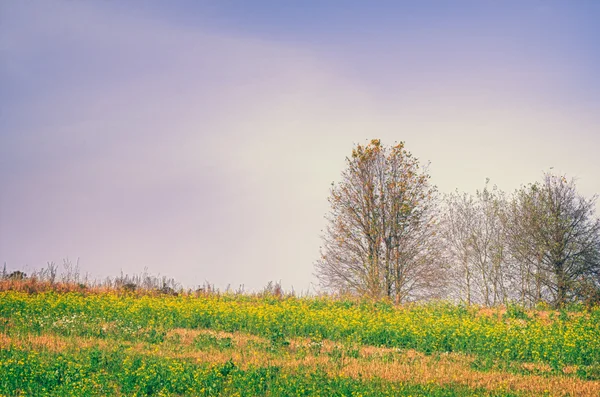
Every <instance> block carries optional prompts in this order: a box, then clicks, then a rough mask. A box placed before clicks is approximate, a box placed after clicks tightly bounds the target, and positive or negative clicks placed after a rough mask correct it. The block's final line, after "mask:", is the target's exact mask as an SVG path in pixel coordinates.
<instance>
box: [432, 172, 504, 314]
mask: <svg viewBox="0 0 600 397" xmlns="http://www.w3.org/2000/svg"><path fill="white" fill-rule="evenodd" d="M488 183H489V180H488V181H487V182H486V185H485V187H484V189H483V190H478V191H477V192H476V194H475V196H473V195H470V194H467V193H463V194H459V193H458V192H455V193H452V194H449V195H446V197H445V200H444V204H445V205H444V208H443V211H442V222H441V225H440V230H441V235H442V238H443V241H444V247H445V253H446V258H447V260H448V262H449V263H450V264H451V272H450V274H451V275H452V278H453V288H452V289H453V290H454V297H455V298H458V299H459V300H461V301H464V302H466V303H467V304H471V303H481V304H485V305H488V306H490V305H496V304H499V303H506V302H507V300H508V291H507V279H508V276H507V272H508V269H507V267H506V253H505V247H504V240H503V233H502V224H501V221H500V219H501V218H500V213H501V211H502V208H503V207H504V202H505V201H504V194H503V193H502V192H501V191H499V190H498V189H497V188H496V187H495V186H494V187H493V188H491V189H490V188H488Z"/></svg>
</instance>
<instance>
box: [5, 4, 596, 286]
mask: <svg viewBox="0 0 600 397" xmlns="http://www.w3.org/2000/svg"><path fill="white" fill-rule="evenodd" d="M450 4H452V6H449V5H450ZM599 20H600V2H597V1H593V0H590V1H584V0H581V1H567V0H564V1H552V0H549V1H542V0H539V1H537V0H526V1H491V0H487V1H486V0H481V1H474V0H473V1H467V0H464V1H462V0H457V1H455V2H446V1H441V0H440V1H420V0H419V1H417V0H414V1H381V2H367V1H355V2H354V1H344V2H342V1H290V2H287V1H260V0H257V1H252V2H246V1H226V0H225V1H216V0H215V1H189V0H188V1H184V0H179V1H133V0H132V1H111V0H105V1H74V0H71V1H69V0H63V1H50V0H29V1H17V0H14V1H10V0H5V1H2V2H1V3H0V264H1V263H3V262H6V264H7V267H8V269H9V270H11V269H24V270H25V271H31V270H33V269H37V268H40V267H42V266H44V265H45V263H46V262H47V261H55V262H57V263H61V262H62V259H63V258H66V257H68V258H70V259H71V260H73V261H75V260H76V259H77V258H80V267H81V271H82V273H85V272H88V273H90V275H91V276H93V277H98V278H102V277H105V276H114V275H118V274H119V273H120V272H121V271H123V272H125V273H129V274H131V273H140V272H142V271H143V270H144V268H146V267H147V268H148V271H149V272H151V273H153V274H161V275H166V276H169V277H174V278H175V279H177V280H179V281H180V282H182V283H183V284H184V285H185V286H190V287H193V286H195V285H198V284H202V283H203V282H204V281H205V280H208V281H209V282H211V283H214V284H215V285H216V286H217V287H219V288H224V287H226V286H227V285H228V284H231V286H232V287H233V288H237V286H239V285H240V284H244V285H245V287H246V288H247V289H249V290H252V289H254V290H256V289H260V288H262V287H263V286H264V285H265V284H266V283H267V282H268V281H269V280H274V281H278V280H281V281H282V283H283V286H284V287H285V288H286V289H289V288H291V287H292V286H293V287H294V288H295V289H296V290H297V291H301V290H306V289H307V288H309V286H310V284H311V282H315V280H314V279H313V276H312V273H313V263H314V261H315V260H316V259H317V258H318V255H319V244H320V239H319V235H320V231H321V229H323V228H324V226H325V222H324V219H323V216H324V215H325V213H326V212H327V211H328V203H327V196H328V192H329V187H330V184H331V182H332V181H337V180H338V179H339V175H340V172H341V171H342V170H343V167H344V157H345V156H347V155H348V154H349V153H350V151H351V149H352V146H353V144H354V143H357V142H361V143H362V142H365V141H366V140H368V139H371V138H381V139H382V140H383V143H384V144H391V143H393V142H394V141H405V142H406V145H407V148H408V149H409V150H410V151H411V152H412V153H413V154H414V155H415V156H417V157H418V158H420V159H421V160H422V161H423V162H424V163H426V162H427V161H431V166H430V173H431V176H432V182H433V183H434V184H436V185H437V186H438V187H439V190H440V191H441V192H450V191H452V190H454V189H456V188H458V189H459V190H461V191H469V192H473V191H474V190H475V189H477V188H481V187H482V186H483V184H484V182H485V179H486V178H487V177H489V178H491V181H492V183H495V184H497V185H498V186H499V187H500V188H502V189H503V190H506V191H512V190H513V189H515V188H517V187H518V186H519V185H521V184H526V183H529V182H534V181H536V180H539V179H540V178H541V176H542V172H543V171H545V170H548V169H549V168H550V167H554V171H556V172H559V173H566V174H567V175H568V176H570V177H577V178H578V187H579V189H580V191H581V192H582V193H583V194H585V195H588V196H591V195H592V194H594V193H598V192H600V177H599V176H600V156H599V155H598V149H599V148H600V130H599V129H600V78H599V77H598V70H600V25H599V24H598V21H599Z"/></svg>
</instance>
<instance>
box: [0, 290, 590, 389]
mask: <svg viewBox="0 0 600 397" xmlns="http://www.w3.org/2000/svg"><path fill="white" fill-rule="evenodd" d="M0 349H1V350H0V395H7V396H13V395H15V396H16V395H29V396H87V395H89V396H104V395H117V396H119V395H121V396H125V395H127V396H129V395H138V396H142V395H143V396H147V395H156V396H169V395H174V396H197V395H200V396H221V395H225V396H227V395H231V396H317V395H319V396H333V395H337V396H359V395H362V396H382V395H390V396H402V395H406V396H408V395H413V396H415V395H423V396H475V395H491V396H507V395H577V396H598V395H600V382H599V381H598V380H597V379H598V378H600V309H596V310H594V311H591V312H589V313H588V312H573V313H567V312H562V313H558V312H536V311H531V312H524V311H522V310H519V309H517V308H509V310H508V311H505V310H490V309H486V310H483V309H480V308H476V307H471V308H466V307H461V306H453V305H449V304H429V305H407V306H401V307H395V306H393V305H390V304H388V303H385V302H377V303H371V302H367V301H352V300H333V299H325V298H310V299H309V298H306V299H305V298H276V297H273V296H266V297H253V296H245V295H241V296H234V295H207V296H199V297H195V296H177V297H176V296H149V295H143V296H135V295H133V294H129V295H128V294H117V293H100V294H82V293H54V292H43V293H37V294H26V293H22V292H15V291H6V292H2V293H0Z"/></svg>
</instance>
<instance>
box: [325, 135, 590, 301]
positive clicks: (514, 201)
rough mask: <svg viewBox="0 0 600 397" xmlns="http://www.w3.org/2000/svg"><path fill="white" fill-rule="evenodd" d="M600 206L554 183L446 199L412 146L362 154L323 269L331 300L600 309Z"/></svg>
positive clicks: (353, 162) (348, 177) (571, 186)
mask: <svg viewBox="0 0 600 397" xmlns="http://www.w3.org/2000/svg"><path fill="white" fill-rule="evenodd" d="M596 198H597V196H596V195H594V196H593V197H591V198H586V197H584V196H582V195H581V194H579V193H578V192H577V189H576V184H575V181H574V180H573V179H571V180H568V179H567V178H566V177H565V176H562V175H555V174H552V173H549V172H548V173H545V174H544V175H543V178H542V179H541V180H540V181H536V182H533V183H530V184H528V185H524V186H521V187H520V188H519V189H517V190H516V191H514V192H512V193H510V194H507V193H505V192H503V191H502V190H500V189H498V188H497V187H496V186H490V184H489V180H488V181H486V183H485V185H484V186H483V188H482V189H480V190H478V191H477V192H476V193H475V194H469V193H461V192H458V191H455V192H453V193H450V194H443V195H442V194H440V193H439V192H438V191H437V188H436V187H435V186H433V185H432V184H431V183H430V175H429V174H428V170H427V166H423V165H422V164H420V162H419V160H418V159H417V158H416V157H414V156H413V155H412V154H411V153H410V152H409V151H408V150H407V149H406V148H405V145H404V143H402V142H401V143H398V144H396V145H394V146H391V147H386V146H384V145H382V144H381V142H380V140H377V139H374V140H372V141H370V142H369V143H368V144H366V145H361V144H358V145H355V147H354V148H353V150H352V153H351V156H349V157H347V158H346V168H345V169H344V170H343V172H342V174H341V179H340V181H339V182H337V183H332V186H331V190H330V196H329V203H330V207H331V209H330V211H329V213H328V214H327V215H326V219H327V226H326V229H325V230H324V231H323V234H322V246H321V256H320V259H319V260H318V261H317V262H316V263H315V270H316V275H317V277H318V278H319V280H320V282H321V285H322V286H323V287H325V288H326V289H328V290H329V291H335V292H339V293H351V294H358V295H364V296H369V297H372V298H376V299H377V298H388V299H391V300H393V301H395V302H396V303H403V302H409V301H416V300H423V299H434V298H437V299H450V300H453V301H458V302H464V303H465V304H481V305H487V306H494V305H500V304H502V305H507V304H510V303H520V304H522V305H525V306H533V305H536V304H538V303H540V302H545V303H548V304H550V305H552V306H554V307H563V306H564V305H566V304H568V303H571V302H577V301H586V300H587V301H589V300H596V301H598V300H600V299H599V298H600V219H599V218H598V217H597V216H596V214H595V201H596Z"/></svg>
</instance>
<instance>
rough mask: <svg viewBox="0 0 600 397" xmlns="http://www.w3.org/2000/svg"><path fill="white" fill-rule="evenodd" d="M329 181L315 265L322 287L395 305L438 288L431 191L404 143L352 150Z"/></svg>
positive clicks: (376, 143) (427, 176) (432, 190)
mask: <svg viewBox="0 0 600 397" xmlns="http://www.w3.org/2000/svg"><path fill="white" fill-rule="evenodd" d="M346 165H347V167H346V169H345V170H344V171H343V172H342V177H341V181H340V182H339V183H338V184H335V183H334V184H332V188H331V194H330V197H329V203H330V205H331V211H330V213H329V214H328V216H327V217H326V218H327V220H328V226H327V229H326V231H325V234H324V235H323V236H322V238H323V246H322V247H321V259H320V260H319V261H318V262H317V263H316V270H317V276H318V277H319V279H320V281H321V283H322V285H324V286H326V287H328V288H330V289H332V290H335V291H345V292H351V293H358V294H361V295H368V296H370V297H373V298H381V297H387V298H390V299H393V300H395V301H396V302H402V301H406V300H414V299H418V298H425V297H429V296H433V295H435V294H437V293H438V292H439V291H440V288H441V283H440V282H441V281H442V280H443V277H440V272H441V270H442V268H441V267H440V265H439V260H438V259H439V257H438V253H439V250H438V246H437V244H436V232H435V226H436V225H435V222H436V220H435V209H436V208H435V201H434V200H435V195H436V188H435V187H434V186H432V185H431V184H430V183H429V175H428V174H427V172H426V170H423V169H422V168H421V166H420V164H419V161H418V159H416V158H415V157H413V156H412V154H411V153H410V152H408V151H407V150H406V149H405V147H404V144H403V143H399V144H397V145H395V146H392V147H390V148H387V147H385V146H383V145H381V143H380V141H379V140H377V139H374V140H372V141H371V142H370V143H369V144H368V145H357V146H356V147H355V148H354V149H353V150H352V155H351V157H348V158H346Z"/></svg>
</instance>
